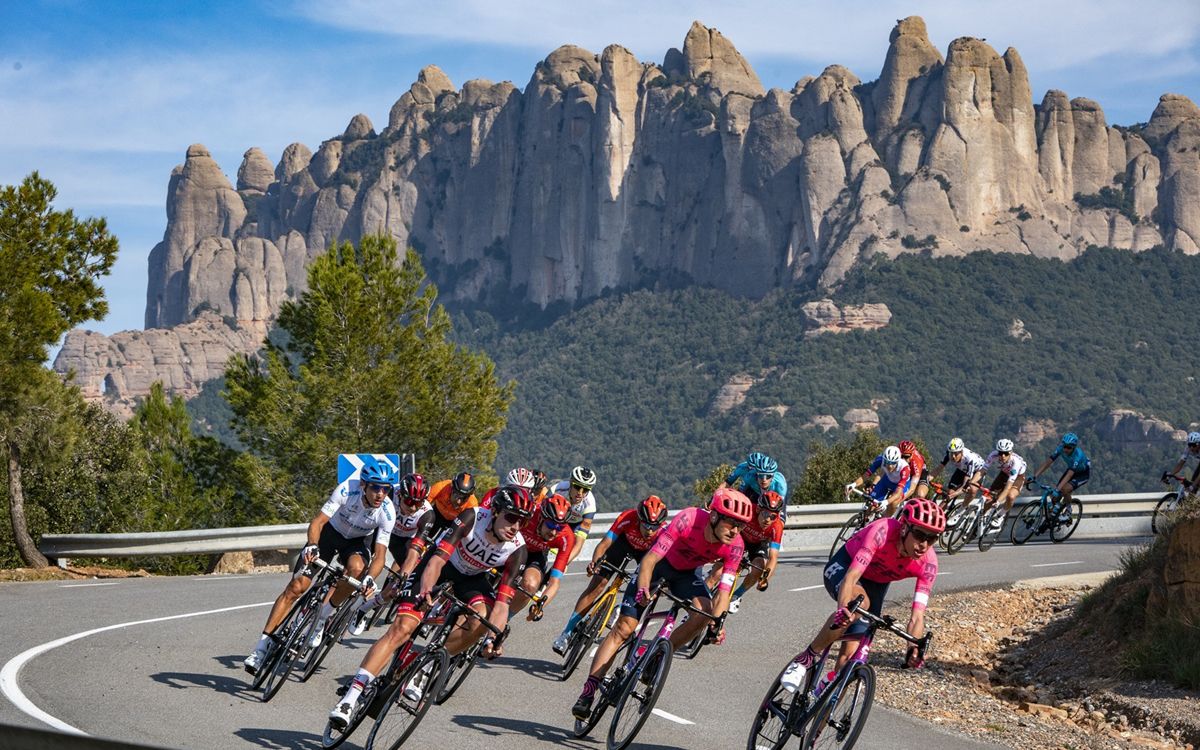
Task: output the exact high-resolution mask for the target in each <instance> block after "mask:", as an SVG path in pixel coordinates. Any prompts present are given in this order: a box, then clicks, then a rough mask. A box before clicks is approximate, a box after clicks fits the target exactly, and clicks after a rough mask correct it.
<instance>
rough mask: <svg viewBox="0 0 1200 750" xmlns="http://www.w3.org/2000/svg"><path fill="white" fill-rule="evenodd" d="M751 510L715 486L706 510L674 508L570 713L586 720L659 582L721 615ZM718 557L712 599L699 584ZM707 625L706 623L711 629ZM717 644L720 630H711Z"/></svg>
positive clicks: (683, 629) (678, 638)
mask: <svg viewBox="0 0 1200 750" xmlns="http://www.w3.org/2000/svg"><path fill="white" fill-rule="evenodd" d="M753 513H754V506H753V505H752V504H751V503H750V500H749V498H747V497H746V496H745V495H743V494H742V493H741V492H738V491H737V490H731V489H719V490H717V491H716V493H715V494H714V495H713V498H712V504H711V508H710V509H709V510H705V509H704V508H687V509H685V510H682V511H680V512H679V514H678V515H677V516H675V518H674V519H672V520H671V523H670V524H668V525H667V527H666V528H665V529H663V530H662V531H661V532H659V534H658V539H657V540H655V542H654V546H653V547H651V548H650V551H649V552H647V553H646V556H645V557H643V558H642V564H641V565H640V566H639V567H638V574H637V577H636V578H634V579H633V580H631V581H630V582H629V587H628V588H627V589H626V591H625V598H624V600H622V602H621V616H620V617H619V618H618V619H617V622H616V625H614V626H613V629H612V630H611V631H609V633H608V636H607V637H606V638H605V639H604V641H603V642H602V643H601V644H600V647H599V648H598V649H597V650H596V656H595V658H594V659H593V661H592V668H591V672H590V674H589V675H588V678H587V681H586V682H585V683H584V684H583V692H582V693H581V694H580V696H579V700H577V701H576V702H575V705H574V707H572V709H571V713H572V714H573V715H574V716H575V718H577V719H580V720H581V721H586V720H587V718H588V716H590V715H591V711H592V700H593V699H594V698H595V694H596V689H597V688H598V687H599V686H600V682H601V680H603V679H604V675H605V674H606V673H607V672H608V668H609V667H610V666H611V665H612V660H613V657H614V656H615V655H616V653H617V651H619V650H620V648H621V646H622V645H623V644H624V643H625V641H626V640H628V639H629V636H631V635H633V631H634V629H635V628H636V627H637V623H638V620H639V619H640V618H641V616H642V612H643V611H644V610H645V608H646V604H647V603H648V602H649V599H650V592H651V590H652V588H653V587H654V586H656V585H657V584H658V583H660V582H662V583H664V584H666V586H667V587H668V588H669V589H670V590H671V592H672V593H673V594H675V595H676V596H678V597H679V598H681V599H690V600H691V601H692V604H693V605H694V606H695V607H697V608H698V609H702V610H703V611H705V612H709V613H712V614H714V615H716V616H717V617H720V616H722V615H724V614H725V610H726V609H727V608H728V607H729V598H730V594H731V590H732V589H733V579H734V576H735V574H736V573H737V569H738V565H739V564H740V563H741V561H742V552H743V545H742V537H741V534H740V533H739V532H740V531H741V530H742V527H743V526H745V525H746V524H747V523H748V522H749V521H750V517H751V516H752V515H753ZM716 560H722V561H723V562H724V564H725V571H726V572H725V573H724V574H723V575H722V576H721V582H720V584H719V586H718V591H717V598H716V601H715V602H714V601H713V600H712V598H711V597H710V594H709V591H708V587H706V586H705V585H704V569H703V568H704V566H705V565H707V564H708V563H710V562H714V561H716ZM708 622H710V621H709V620H707V619H706V618H702V617H690V618H688V619H687V621H686V622H684V623H683V624H682V625H680V626H679V627H678V628H677V629H676V630H675V632H674V633H672V634H671V642H672V643H673V644H674V645H675V647H676V648H679V647H680V646H682V645H683V644H685V643H687V642H688V641H690V640H692V638H693V637H694V636H695V635H696V633H697V631H699V630H700V628H702V627H704V625H705V623H708ZM711 627H712V626H711V625H710V628H711ZM714 636H715V638H716V640H717V642H718V643H720V642H721V640H722V639H723V637H724V630H723V629H721V630H718V631H717V632H715V633H714Z"/></svg>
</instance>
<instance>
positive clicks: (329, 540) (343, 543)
mask: <svg viewBox="0 0 1200 750" xmlns="http://www.w3.org/2000/svg"><path fill="white" fill-rule="evenodd" d="M374 538H375V534H373V533H372V534H368V535H367V536H359V537H354V538H352V539H351V538H347V537H344V536H342V535H341V534H339V533H338V530H337V529H335V528H333V526H331V525H330V524H328V523H327V524H325V527H324V528H322V529H321V536H320V537H318V538H317V556H318V557H320V558H321V559H322V560H324V561H325V562H332V561H333V559H334V556H335V555H336V556H337V560H338V562H340V563H341V564H342V566H343V567H345V566H346V565H347V563H349V562H350V557H351V556H352V555H361V556H362V559H363V565H364V566H366V565H368V564H370V562H371V547H372V544H371V540H373V539H374ZM307 567H308V566H306V565H305V564H304V556H303V555H301V556H300V557H299V558H298V559H297V560H296V567H294V568H293V569H292V573H293V574H295V573H300V572H301V571H302V570H303V569H304V568H307ZM304 575H305V576H306V577H308V578H311V577H312V570H311V569H310V570H307V571H305V573H304Z"/></svg>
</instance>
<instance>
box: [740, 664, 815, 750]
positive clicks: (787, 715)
mask: <svg viewBox="0 0 1200 750" xmlns="http://www.w3.org/2000/svg"><path fill="white" fill-rule="evenodd" d="M785 671H787V667H784V668H783V670H781V671H780V672H779V674H778V675H776V676H775V681H774V682H772V683H771V687H770V688H768V689H767V694H766V696H764V697H763V700H762V703H761V704H759V707H758V713H756V714H755V715H754V722H753V723H752V724H751V725H750V736H749V737H748V738H747V739H746V750H781V749H782V748H783V746H784V745H786V744H787V741H788V740H789V739H791V738H792V736H793V732H792V726H793V724H794V722H795V719H796V717H797V716H799V715H801V714H802V713H803V712H804V709H805V707H806V704H807V702H808V690H807V689H805V687H806V686H802V687H801V688H800V689H798V690H796V691H795V692H792V691H788V690H785V689H784V688H783V686H782V685H780V684H779V681H780V679H782V677H783V673H784V672H785ZM806 682H811V679H809V680H806Z"/></svg>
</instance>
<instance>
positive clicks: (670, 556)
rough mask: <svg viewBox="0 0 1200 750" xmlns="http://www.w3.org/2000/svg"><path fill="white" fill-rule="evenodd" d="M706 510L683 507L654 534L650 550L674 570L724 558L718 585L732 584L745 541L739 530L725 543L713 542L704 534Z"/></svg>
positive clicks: (707, 512) (707, 513)
mask: <svg viewBox="0 0 1200 750" xmlns="http://www.w3.org/2000/svg"><path fill="white" fill-rule="evenodd" d="M709 513H710V511H707V510H704V509H703V508H686V509H684V510H682V511H680V512H679V515H677V516H675V518H673V519H671V523H670V524H669V525H668V526H667V527H666V528H665V529H663V530H662V531H661V532H659V534H658V539H657V540H656V541H655V542H654V546H653V547H651V548H650V551H651V552H652V553H654V554H656V555H658V556H659V557H661V558H663V559H664V560H666V561H667V562H668V563H669V564H670V565H671V567H672V568H675V569H676V570H695V569H696V568H699V567H700V566H701V565H705V564H707V563H710V562H713V561H714V560H717V559H721V560H723V561H724V562H725V571H726V574H725V575H723V576H721V585H720V589H721V590H722V591H729V590H730V589H731V588H733V578H734V575H733V574H734V573H735V572H736V571H737V569H738V566H739V565H741V563H742V552H743V550H744V549H745V545H744V544H743V543H742V536H741V534H739V535H737V536H735V537H734V538H733V541H732V542H730V543H729V544H721V543H720V542H717V543H716V544H713V543H711V542H709V541H708V540H707V539H705V538H704V529H705V528H706V527H707V526H708V517H709Z"/></svg>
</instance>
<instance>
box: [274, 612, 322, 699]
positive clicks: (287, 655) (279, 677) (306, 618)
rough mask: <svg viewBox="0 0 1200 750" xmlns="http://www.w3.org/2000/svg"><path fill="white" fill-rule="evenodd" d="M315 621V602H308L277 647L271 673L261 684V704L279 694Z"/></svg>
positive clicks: (302, 649)
mask: <svg viewBox="0 0 1200 750" xmlns="http://www.w3.org/2000/svg"><path fill="white" fill-rule="evenodd" d="M316 619H317V607H316V602H315V601H313V602H309V603H307V604H306V605H305V606H303V607H301V608H300V610H299V611H298V614H297V617H296V618H295V619H294V620H293V622H294V625H293V626H292V630H291V632H290V633H288V636H287V638H286V639H285V640H284V642H283V644H282V645H277V646H276V648H277V649H278V650H279V656H278V658H277V659H276V661H275V666H274V667H273V668H272V669H271V673H270V674H269V675H268V676H267V679H266V680H265V681H264V682H263V694H262V702H263V703H267V702H268V701H270V700H271V699H272V698H274V697H275V694H276V693H278V692H279V688H281V687H283V683H284V682H286V681H287V678H288V675H290V674H291V673H292V670H293V669H295V668H296V662H297V661H298V660H299V658H300V654H301V652H303V651H304V641H305V639H306V638H307V637H308V631H309V630H312V626H313V623H314V622H315V621H316Z"/></svg>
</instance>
